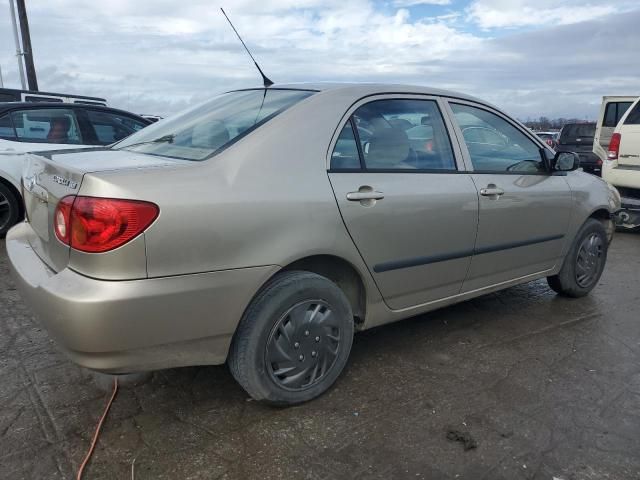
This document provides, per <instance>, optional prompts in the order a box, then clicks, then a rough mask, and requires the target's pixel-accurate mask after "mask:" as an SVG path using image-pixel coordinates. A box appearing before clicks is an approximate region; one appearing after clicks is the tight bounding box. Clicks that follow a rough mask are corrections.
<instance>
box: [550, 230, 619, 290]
mask: <svg viewBox="0 0 640 480" xmlns="http://www.w3.org/2000/svg"><path fill="white" fill-rule="evenodd" d="M608 248H609V244H608V241H607V232H606V230H605V228H604V227H603V226H602V223H600V222H599V221H598V220H595V219H593V218H590V219H588V220H587V221H586V222H585V223H584V225H583V226H582V228H581V229H580V230H579V232H578V234H577V235H576V238H575V240H574V241H573V245H572V246H571V248H570V249H569V253H567V256H566V258H565V260H564V264H563V265H562V269H561V270H560V272H558V274H557V275H554V276H552V277H547V282H548V283H549V286H550V287H551V288H552V289H553V290H554V291H555V292H557V293H558V294H560V295H565V296H567V297H583V296H584V295H587V294H588V293H589V292H590V291H591V290H592V289H593V287H595V286H596V285H597V283H598V280H600V276H601V275H602V271H603V270H604V266H605V263H606V261H607V251H608Z"/></svg>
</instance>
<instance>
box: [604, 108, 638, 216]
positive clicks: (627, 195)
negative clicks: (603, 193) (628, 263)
mask: <svg viewBox="0 0 640 480" xmlns="http://www.w3.org/2000/svg"><path fill="white" fill-rule="evenodd" d="M594 145H595V143H594ZM594 149H595V147H594ZM602 178H603V179H605V180H606V181H607V182H609V183H610V184H611V185H613V186H614V187H616V188H617V189H618V191H619V192H620V196H621V197H622V212H621V213H620V214H619V215H618V220H619V223H620V226H622V227H625V228H633V229H640V98H638V99H636V100H635V102H634V103H632V104H631V106H630V107H629V108H628V109H627V110H626V112H625V114H624V115H623V116H622V117H621V118H620V121H619V122H618V124H617V125H616V127H615V129H614V131H613V134H612V135H611V139H610V140H609V145H608V147H607V157H606V160H605V162H604V163H603V166H602Z"/></svg>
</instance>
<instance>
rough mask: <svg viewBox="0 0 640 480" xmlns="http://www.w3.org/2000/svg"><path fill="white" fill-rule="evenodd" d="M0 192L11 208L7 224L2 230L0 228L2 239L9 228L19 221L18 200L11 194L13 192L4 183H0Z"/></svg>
mask: <svg viewBox="0 0 640 480" xmlns="http://www.w3.org/2000/svg"><path fill="white" fill-rule="evenodd" d="M0 192H2V194H3V195H4V196H5V197H6V198H7V200H9V205H10V208H11V217H10V218H9V222H7V225H6V226H5V227H4V228H0V238H4V237H5V236H6V235H7V232H8V231H9V229H10V228H11V227H13V226H14V225H15V224H16V223H18V221H19V220H20V202H19V198H17V197H16V195H15V194H14V193H13V191H12V190H11V189H10V188H9V187H7V186H6V185H5V184H4V183H2V182H0Z"/></svg>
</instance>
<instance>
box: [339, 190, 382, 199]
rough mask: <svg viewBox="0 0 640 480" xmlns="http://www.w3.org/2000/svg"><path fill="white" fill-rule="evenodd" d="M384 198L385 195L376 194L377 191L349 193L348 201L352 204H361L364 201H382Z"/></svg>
mask: <svg viewBox="0 0 640 480" xmlns="http://www.w3.org/2000/svg"><path fill="white" fill-rule="evenodd" d="M383 198H384V193H382V192H376V191H375V190H372V191H360V192H349V193H347V200H351V201H352V202H361V201H363V200H382V199H383Z"/></svg>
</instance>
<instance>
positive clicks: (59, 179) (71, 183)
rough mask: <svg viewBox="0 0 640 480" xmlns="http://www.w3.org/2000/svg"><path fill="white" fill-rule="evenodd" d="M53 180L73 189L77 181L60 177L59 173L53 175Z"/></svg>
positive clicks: (76, 185)
mask: <svg viewBox="0 0 640 480" xmlns="http://www.w3.org/2000/svg"><path fill="white" fill-rule="evenodd" d="M53 181H54V182H56V183H58V184H60V185H64V186H65V187H69V188H71V189H74V190H75V189H76V188H77V187H78V182H74V181H73V180H69V179H68V178H64V177H61V176H60V175H54V176H53Z"/></svg>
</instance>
